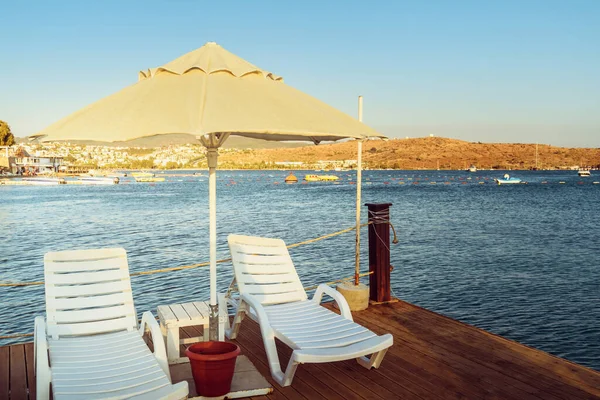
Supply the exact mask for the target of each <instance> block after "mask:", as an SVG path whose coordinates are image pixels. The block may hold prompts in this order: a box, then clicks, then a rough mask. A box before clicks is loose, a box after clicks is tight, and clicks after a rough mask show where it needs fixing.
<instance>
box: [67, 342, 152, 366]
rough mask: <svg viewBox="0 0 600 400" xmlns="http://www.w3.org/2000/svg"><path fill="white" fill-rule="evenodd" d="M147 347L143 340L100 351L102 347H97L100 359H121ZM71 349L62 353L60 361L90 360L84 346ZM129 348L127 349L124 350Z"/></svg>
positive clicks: (139, 352)
mask: <svg viewBox="0 0 600 400" xmlns="http://www.w3.org/2000/svg"><path fill="white" fill-rule="evenodd" d="M146 349H147V346H146V343H144V342H143V341H142V342H141V343H139V342H138V343H127V344H122V345H121V346H114V347H113V346H111V347H109V348H105V349H104V350H102V351H100V349H95V350H94V351H97V352H98V354H99V356H98V358H97V359H98V360H108V359H119V358H122V357H126V356H127V355H129V354H141V353H142V352H144V351H145V350H146ZM69 350H70V349H65V350H63V352H62V353H61V356H60V359H59V361H60V362H78V361H80V360H89V359H90V354H89V352H87V351H83V349H82V348H79V349H76V350H72V351H69ZM124 350H127V351H124Z"/></svg>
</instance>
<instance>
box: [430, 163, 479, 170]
mask: <svg viewBox="0 0 600 400" xmlns="http://www.w3.org/2000/svg"><path fill="white" fill-rule="evenodd" d="M438 169H439V168H438ZM467 171H469V172H477V167H476V166H474V165H473V164H471V166H470V167H469V168H467Z"/></svg>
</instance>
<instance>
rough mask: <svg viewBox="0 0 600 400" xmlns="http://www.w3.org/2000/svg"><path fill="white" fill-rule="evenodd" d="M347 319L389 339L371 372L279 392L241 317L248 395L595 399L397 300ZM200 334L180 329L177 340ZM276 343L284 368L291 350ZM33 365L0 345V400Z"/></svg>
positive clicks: (519, 352) (23, 392) (540, 355)
mask: <svg viewBox="0 0 600 400" xmlns="http://www.w3.org/2000/svg"><path fill="white" fill-rule="evenodd" d="M328 307H329V306H328ZM354 320H355V321H356V322H358V323H360V324H363V325H365V326H366V327H367V328H369V329H371V330H373V331H375V332H377V333H384V332H389V333H392V334H393V335H394V346H393V347H392V348H391V349H390V350H389V351H388V354H387V355H386V358H385V359H384V361H383V363H382V365H381V367H380V368H379V369H376V370H370V371H367V370H366V369H364V368H362V367H360V366H359V365H358V364H357V363H356V361H354V360H348V361H342V362H337V363H329V364H308V365H301V366H299V367H298V371H297V373H296V377H295V378H294V381H293V384H292V386H288V387H285V388H282V387H280V386H279V385H278V384H276V383H275V382H274V381H273V379H272V378H271V375H270V371H269V367H268V362H267V358H266V354H265V350H264V346H263V342H262V338H261V336H260V329H259V327H258V325H257V324H256V323H255V322H253V321H251V320H250V319H245V320H244V322H243V324H242V327H241V330H240V334H239V336H238V338H237V339H236V343H237V344H238V345H239V346H240V347H241V349H242V352H243V354H245V355H246V356H247V357H248V358H249V359H250V361H251V362H252V363H253V364H254V365H255V366H256V368H257V369H258V371H259V372H260V373H261V374H263V376H264V377H265V378H266V379H267V381H268V382H269V383H270V384H271V385H272V386H273V389H274V390H273V393H271V394H269V395H267V396H257V397H254V398H255V399H260V400H264V399H277V400H286V399H289V400H307V399H317V400H321V399H330V398H331V399H354V400H362V399H374V400H382V399H386V400H387V399H488V398H498V399H519V400H521V399H523V400H525V399H548V400H558V399H594V398H596V399H600V372H597V371H594V370H592V369H589V368H585V367H582V366H580V365H577V364H574V363H571V362H569V361H566V360H562V359H560V358H558V357H554V356H552V355H550V354H547V353H544V352H542V351H539V350H535V349H532V348H530V347H527V346H524V345H521V344H518V343H516V342H512V341H510V340H507V339H504V338H502V337H499V336H496V335H493V334H491V333H488V332H485V331H482V330H480V329H477V328H474V327H472V326H469V325H467V324H463V323H461V322H458V321H454V320H452V319H450V318H447V317H444V316H441V315H438V314H435V313H432V312H430V311H427V310H424V309H422V308H420V307H417V306H414V305H411V304H409V303H405V302H403V301H400V302H398V303H393V304H388V305H378V306H371V307H369V309H368V310H366V311H362V312H358V313H354ZM201 331H202V328H201V327H188V328H183V329H182V332H181V337H182V338H185V337H193V336H201V334H202V332H201ZM149 342H150V341H149ZM150 344H151V343H150ZM277 346H278V353H279V355H280V362H281V364H282V366H286V365H287V361H288V359H289V357H290V355H291V349H289V348H288V347H287V346H285V345H283V344H282V343H280V342H279V341H278V342H277ZM33 368H34V365H33V344H32V343H28V344H25V345H13V346H6V347H0V400H17V399H30V400H32V399H34V398H35V378H34V370H33ZM28 391H29V393H28Z"/></svg>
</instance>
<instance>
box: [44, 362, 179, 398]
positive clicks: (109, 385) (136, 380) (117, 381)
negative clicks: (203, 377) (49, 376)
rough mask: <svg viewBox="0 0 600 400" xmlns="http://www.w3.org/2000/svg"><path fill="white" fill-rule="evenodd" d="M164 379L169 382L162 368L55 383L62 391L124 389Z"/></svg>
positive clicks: (58, 389)
mask: <svg viewBox="0 0 600 400" xmlns="http://www.w3.org/2000/svg"><path fill="white" fill-rule="evenodd" d="M157 380H162V381H163V382H161V383H169V381H168V379H167V377H166V376H165V373H164V372H163V371H162V370H161V369H160V368H158V369H154V370H147V371H138V372H136V373H129V374H123V375H120V376H113V377H110V378H102V379H97V378H91V379H88V380H87V381H78V380H71V379H69V380H68V381H67V380H65V381H61V382H60V384H57V385H54V386H55V388H56V390H57V391H60V392H62V393H68V392H80V391H81V390H85V391H96V390H98V389H101V390H107V389H108V390H110V389H117V390H118V389H122V388H127V387H131V386H140V384H144V383H148V382H154V381H157Z"/></svg>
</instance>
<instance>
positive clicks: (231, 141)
mask: <svg viewBox="0 0 600 400" xmlns="http://www.w3.org/2000/svg"><path fill="white" fill-rule="evenodd" d="M16 139H17V143H23V142H27V138H16ZM70 143H76V144H80V145H93V146H110V147H145V148H154V147H164V146H169V145H182V144H188V143H190V144H198V143H199V142H198V139H196V136H194V135H190V134H187V133H174V134H171V135H155V136H147V137H143V138H139V139H133V140H128V141H125V142H97V141H92V140H71V141H70ZM299 146H306V143H297V142H274V141H269V140H260V139H252V138H246V137H242V136H234V135H232V136H230V137H229V138H228V139H227V141H225V144H224V145H223V147H224V148H226V149H275V148H290V147H299Z"/></svg>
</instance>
